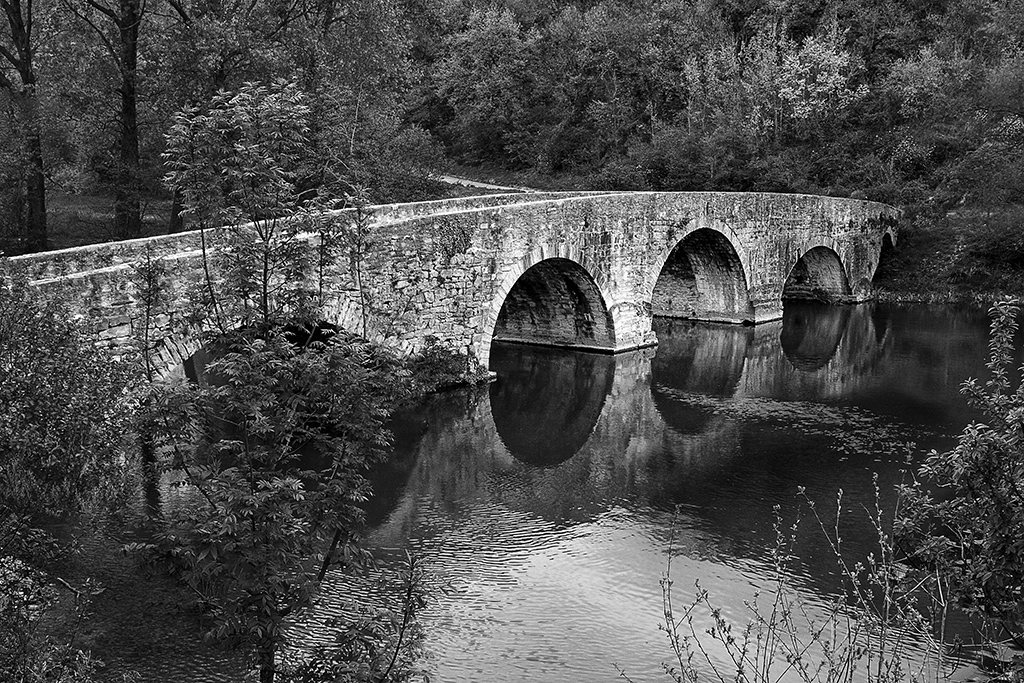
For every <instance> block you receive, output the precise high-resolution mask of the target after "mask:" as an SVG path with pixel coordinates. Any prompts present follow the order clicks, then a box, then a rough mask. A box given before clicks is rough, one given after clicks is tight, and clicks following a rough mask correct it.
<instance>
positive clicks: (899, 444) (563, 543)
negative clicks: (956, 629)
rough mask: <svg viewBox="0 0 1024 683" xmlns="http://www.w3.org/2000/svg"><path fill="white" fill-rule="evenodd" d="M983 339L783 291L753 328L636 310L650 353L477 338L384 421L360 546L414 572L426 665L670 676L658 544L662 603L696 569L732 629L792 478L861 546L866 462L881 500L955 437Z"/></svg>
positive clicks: (903, 313) (915, 315)
mask: <svg viewBox="0 0 1024 683" xmlns="http://www.w3.org/2000/svg"><path fill="white" fill-rule="evenodd" d="M987 330H988V320H987V317H986V316H985V314H984V312H983V311H979V310H977V309H967V308H956V307H949V306H921V305H915V306H897V305H881V304H862V305H858V306H844V307H827V306H817V305H813V304H798V305H787V307H786V310H785V316H784V318H783V320H781V321H777V322H775V323H769V324H763V325H758V326H756V327H745V326H733V325H716V324H704V323H694V322H687V321H673V320H657V321H656V331H657V333H658V338H659V342H660V343H659V345H658V346H657V347H656V348H652V349H646V350H640V351H636V352H632V353H626V354H620V355H615V356H609V355H599V354H591V353H580V352H573V351H568V350H561V349H550V348H540V347H528V346H513V345H507V346H496V347H495V348H494V349H493V351H492V355H491V359H492V360H491V366H492V369H493V370H495V371H496V372H497V376H498V377H497V380H496V381H495V382H493V383H492V384H490V385H489V386H487V387H485V388H482V389H477V390H459V391H450V392H446V393H444V394H441V395H438V396H435V397H433V398H432V399H430V400H429V401H428V402H427V403H426V404H425V405H424V406H422V407H421V408H420V409H418V410H417V411H414V412H412V413H410V414H408V415H405V416H404V417H403V418H402V419H401V420H399V421H398V422H397V423H396V435H397V436H396V446H395V454H396V458H395V460H394V462H393V463H392V465H391V468H390V471H389V474H388V476H387V481H386V482H383V483H379V484H378V487H377V488H378V493H379V496H378V499H377V501H376V503H375V505H374V508H373V510H371V517H372V518H373V525H372V529H371V531H370V533H369V542H370V545H371V546H372V547H373V548H374V549H375V550H376V551H377V552H378V553H379V554H380V555H381V556H382V557H384V558H397V557H399V556H400V555H402V554H403V553H404V551H405V550H406V549H410V550H412V551H413V552H414V553H416V554H418V555H419V556H420V557H421V558H423V560H424V561H425V563H426V565H427V566H428V568H429V573H430V576H431V581H432V585H433V586H435V589H434V591H433V594H432V600H431V604H430V606H429V607H428V608H427V609H426V610H425V612H424V614H423V625H424V632H425V648H426V652H427V657H428V660H427V667H426V668H427V669H428V671H429V672H430V674H431V680H437V681H482V680H486V681H510V682H511V681H537V682H544V681H552V682H553V681H601V680H609V681H611V680H615V679H616V678H617V676H618V670H617V668H616V667H620V668H621V669H622V670H624V671H626V672H627V673H628V675H629V676H630V677H631V678H632V679H633V680H634V681H646V680H668V679H667V678H665V676H664V674H663V673H662V662H664V661H667V660H669V659H670V655H671V652H670V651H669V649H668V643H667V640H666V637H665V635H664V633H662V632H661V631H659V628H658V625H659V623H660V621H661V614H662V592H661V586H660V583H659V581H660V579H661V578H662V576H663V575H664V573H665V571H666V566H667V565H666V562H667V559H668V553H669V549H670V547H671V548H672V553H673V564H672V570H671V573H672V579H673V580H674V582H675V589H674V591H675V597H676V602H677V605H678V604H681V603H685V602H686V601H687V600H688V599H689V598H690V597H691V596H692V595H693V593H694V584H695V582H697V581H699V582H700V584H701V586H702V587H703V588H704V589H706V590H708V592H709V593H710V595H711V597H712V599H714V600H715V601H716V602H717V603H718V604H720V605H721V607H722V610H723V615H724V616H726V617H727V618H729V619H732V620H734V621H735V622H736V623H737V627H741V626H742V625H743V623H745V621H746V613H745V611H744V609H745V608H744V604H743V603H744V600H749V599H750V598H751V597H752V595H753V593H754V592H755V591H756V590H757V589H759V588H760V589H768V588H770V586H766V580H767V577H769V576H770V575H771V567H772V554H771V551H772V548H773V547H774V545H775V538H776V536H775V530H774V520H775V513H774V509H775V506H779V514H781V516H782V518H783V519H784V520H785V524H787V525H788V524H790V523H791V522H792V521H793V520H794V519H795V516H796V515H797V513H798V510H799V509H801V497H800V496H799V495H798V494H797V492H798V490H799V487H803V489H804V490H805V491H806V496H807V497H808V498H810V499H812V500H815V501H817V504H818V509H819V510H820V511H821V514H822V516H823V517H824V518H825V522H826V526H827V527H828V528H830V529H831V528H832V524H833V522H832V520H833V519H834V512H835V501H836V497H837V492H838V491H839V489H842V491H843V496H842V500H843V507H844V510H845V512H844V517H843V520H844V521H843V523H842V524H841V526H840V534H841V536H842V539H843V545H844V547H845V549H846V551H847V554H848V555H847V556H848V557H850V558H853V559H863V557H864V556H865V555H866V553H867V552H869V551H870V550H871V547H872V544H873V543H874V539H875V534H874V532H873V531H872V528H871V525H870V523H869V521H868V513H867V512H866V510H870V509H873V508H874V506H875V486H874V483H873V482H874V477H875V476H877V481H878V491H879V492H880V495H879V498H880V504H881V506H882V508H883V509H884V510H891V508H892V505H893V503H894V495H893V488H894V486H895V484H896V483H897V482H898V481H899V480H900V479H901V477H903V476H904V470H905V469H906V466H907V465H906V463H907V458H908V456H909V457H910V458H911V459H912V460H913V461H914V462H920V460H921V458H922V457H923V453H926V452H927V451H928V450H930V449H933V448H937V449H944V448H948V447H950V446H951V445H952V444H953V443H954V442H955V436H956V435H957V434H958V433H959V432H960V430H961V429H962V428H963V426H964V425H965V424H966V422H967V421H968V420H969V418H970V415H969V412H968V408H967V406H966V402H965V401H964V399H963V398H962V397H961V396H960V394H959V386H960V384H961V383H962V382H963V381H964V380H965V379H966V378H968V377H971V376H974V377H977V376H982V375H983V374H984V362H985V359H986V353H987V340H988V334H987ZM802 509H803V513H802V514H803V515H804V521H803V522H802V523H801V526H800V528H799V531H798V536H797V541H796V546H795V555H796V559H795V560H794V563H793V575H794V579H793V587H794V588H793V589H794V591H796V592H797V593H798V594H799V596H800V597H801V599H802V600H805V601H806V603H807V604H808V605H809V606H810V609H811V610H812V611H814V610H819V611H820V610H823V609H824V608H825V605H826V604H827V603H828V600H829V599H830V598H831V596H833V595H834V594H835V590H836V588H837V579H836V574H837V565H836V561H835V558H834V553H833V552H832V551H831V550H830V547H829V544H828V541H827V539H826V537H825V535H824V533H822V531H821V530H820V529H818V528H816V526H815V524H814V523H813V520H811V519H809V518H808V510H807V508H806V505H804V506H803V508H802ZM341 592H343V590H342V589H341V588H338V589H337V593H338V594H335V593H334V592H332V591H331V590H328V591H326V592H325V594H324V595H323V596H322V597H321V599H320V601H319V603H318V604H319V606H318V608H317V610H315V611H314V615H320V616H321V617H322V616H324V615H329V614H331V613H333V612H334V608H335V607H336V606H337V603H338V602H339V601H340V600H341V598H340V593H341ZM318 618H319V617H317V616H314V617H312V618H311V619H310V625H311V626H312V627H314V628H315V622H316V621H317V619H318Z"/></svg>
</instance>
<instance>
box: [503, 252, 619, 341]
mask: <svg viewBox="0 0 1024 683" xmlns="http://www.w3.org/2000/svg"><path fill="white" fill-rule="evenodd" d="M492 339H493V340H494V341H505V342H518V343H524V344H542V345H546V346H569V347H577V348H589V349H598V350H609V351H611V350H613V349H614V348H615V328H614V325H613V323H612V316H611V313H610V312H609V311H608V307H607V306H606V305H605V301H604V297H603V296H602V294H601V290H600V289H599V288H598V286H597V283H596V282H595V281H594V278H593V277H591V275H590V273H588V272H587V271H586V269H584V268H583V266H581V265H580V264H578V263H576V262H575V261H571V260H569V259H564V258H550V259H545V260H543V261H541V262H539V263H537V264H535V265H533V266H531V267H530V268H528V269H527V270H526V272H524V273H523V274H522V275H521V276H519V279H518V280H516V283H515V285H513V286H512V289H511V290H509V293H508V296H506V297H505V301H504V302H503V303H502V305H501V310H500V311H499V312H498V319H497V321H496V323H495V326H494V335H493V337H492Z"/></svg>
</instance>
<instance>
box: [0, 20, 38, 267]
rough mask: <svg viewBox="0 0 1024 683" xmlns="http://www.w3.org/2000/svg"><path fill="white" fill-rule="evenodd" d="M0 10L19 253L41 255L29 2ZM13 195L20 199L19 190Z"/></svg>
mask: <svg viewBox="0 0 1024 683" xmlns="http://www.w3.org/2000/svg"><path fill="white" fill-rule="evenodd" d="M0 9H2V10H3V12H4V18H5V19H6V20H7V30H6V31H4V33H3V35H2V36H0V90H3V91H6V92H7V94H8V96H9V97H10V98H11V100H12V101H13V103H14V108H15V111H16V115H17V119H18V120H17V123H18V126H19V129H20V130H19V135H20V137H21V140H22V144H21V155H20V156H21V158H20V159H19V162H20V163H19V166H20V169H21V173H20V175H22V176H23V177H24V190H23V193H24V194H23V196H24V200H25V210H24V211H19V212H18V214H19V215H18V216H17V223H18V224H19V230H18V233H19V234H20V235H21V236H22V239H21V245H19V250H23V251H42V250H44V249H46V247H47V235H46V183H45V177H44V174H43V143H42V134H41V127H42V126H41V121H40V114H39V95H38V90H37V83H36V68H35V64H34V59H33V58H34V56H35V51H36V46H35V43H34V42H33V41H34V36H33V30H34V28H35V26H34V22H33V0H0ZM16 192H17V193H18V194H19V199H20V196H22V195H21V193H22V190H21V188H18V189H16ZM19 203H20V202H19Z"/></svg>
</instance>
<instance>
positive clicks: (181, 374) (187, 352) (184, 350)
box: [152, 333, 202, 381]
mask: <svg viewBox="0 0 1024 683" xmlns="http://www.w3.org/2000/svg"><path fill="white" fill-rule="evenodd" d="M201 351H202V344H201V343H200V341H199V337H198V335H195V334H189V333H181V334H170V335H168V336H166V337H164V338H163V339H161V340H160V342H159V343H158V344H157V346H156V349H155V350H154V352H153V355H152V358H153V366H154V371H155V374H156V379H157V380H163V381H174V380H181V379H185V378H186V377H187V376H188V373H189V368H188V367H187V365H188V363H189V362H190V361H191V360H192V359H193V357H194V356H196V354H198V353H200V352H201Z"/></svg>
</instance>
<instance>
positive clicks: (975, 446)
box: [897, 302, 1024, 645]
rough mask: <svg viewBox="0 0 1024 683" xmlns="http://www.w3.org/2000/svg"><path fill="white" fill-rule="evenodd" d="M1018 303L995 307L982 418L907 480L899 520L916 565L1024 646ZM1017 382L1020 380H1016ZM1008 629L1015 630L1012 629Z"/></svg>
mask: <svg viewBox="0 0 1024 683" xmlns="http://www.w3.org/2000/svg"><path fill="white" fill-rule="evenodd" d="M1018 310H1019V309H1018V307H1017V306H1016V305H1014V304H1012V303H1008V302H1001V303H997V304H995V305H994V306H993V307H992V310H991V314H992V318H993V320H992V340H991V342H990V344H989V349H990V353H991V355H990V360H989V362H988V369H989V371H990V372H991V379H989V380H988V381H987V382H985V383H984V384H981V383H979V382H977V381H976V380H968V381H967V382H966V383H965V384H964V386H963V392H964V394H965V395H966V396H967V399H968V401H969V402H970V404H971V406H972V407H973V408H975V409H976V410H978V411H979V413H980V415H981V417H982V420H983V421H981V422H976V423H972V424H970V425H968V426H967V427H966V428H965V429H964V431H963V433H962V434H961V435H960V438H959V443H958V444H957V446H956V447H955V448H953V449H952V450H950V451H947V452H945V453H937V452H932V454H931V455H930V456H929V457H928V458H927V460H926V461H925V463H924V465H922V467H921V469H920V472H919V474H920V478H919V480H918V481H915V482H914V483H913V484H911V485H909V486H907V487H904V488H903V490H902V493H903V495H904V496H905V497H906V499H907V502H908V505H904V506H903V507H902V510H903V515H902V516H901V518H900V519H898V520H897V522H898V526H897V532H898V534H899V538H900V541H901V543H902V544H903V545H904V547H905V548H906V550H907V551H908V553H909V558H910V560H911V561H912V562H913V563H914V565H916V566H918V567H923V568H924V569H925V572H926V574H929V575H932V576H935V575H938V576H941V577H943V578H944V579H946V580H947V581H948V582H949V585H950V586H951V589H952V591H953V593H952V595H953V597H954V599H955V600H956V601H957V602H958V603H959V604H960V606H961V607H962V608H964V609H966V610H968V611H969V612H974V613H977V614H980V615H981V616H983V617H984V618H986V619H987V620H989V621H990V622H991V623H993V624H995V625H996V627H997V629H996V632H995V633H994V634H993V635H994V636H997V637H998V636H999V635H1000V633H999V631H1002V633H1004V634H1005V635H1008V636H1009V637H1011V638H1013V639H1014V640H1015V641H1016V642H1017V643H1018V645H1021V644H1024V490H1022V488H1021V482H1022V481H1024V385H1022V384H1020V380H1014V379H1013V374H1014V348H1015V347H1014V341H1015V336H1016V333H1017V315H1018ZM1015 383H1016V384H1017V385H1018V386H1017V387H1014V384H1015ZM1004 637H1005V636H1004Z"/></svg>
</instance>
